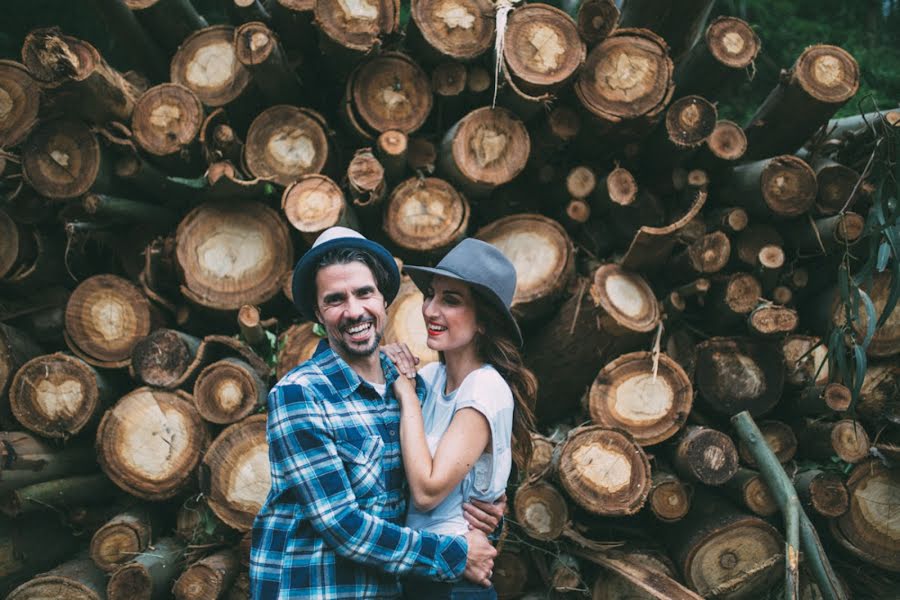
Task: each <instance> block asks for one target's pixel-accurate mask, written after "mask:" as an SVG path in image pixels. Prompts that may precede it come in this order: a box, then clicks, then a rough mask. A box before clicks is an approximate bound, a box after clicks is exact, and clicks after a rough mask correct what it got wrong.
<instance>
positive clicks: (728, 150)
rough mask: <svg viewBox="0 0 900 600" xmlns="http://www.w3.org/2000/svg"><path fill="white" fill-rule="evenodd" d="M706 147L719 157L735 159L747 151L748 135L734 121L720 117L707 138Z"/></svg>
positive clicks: (729, 159) (728, 159)
mask: <svg viewBox="0 0 900 600" xmlns="http://www.w3.org/2000/svg"><path fill="white" fill-rule="evenodd" d="M706 147H707V148H709V151H710V152H711V153H712V155H713V156H715V157H716V158H718V159H721V160H727V161H735V160H738V159H740V158H741V157H742V156H744V153H745V152H746V151H747V136H746V135H745V134H744V130H743V129H741V127H740V125H738V124H737V123H735V122H734V121H728V120H725V119H720V120H719V121H716V126H715V127H714V128H713V130H712V133H711V134H709V137H708V138H706Z"/></svg>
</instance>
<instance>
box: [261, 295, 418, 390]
mask: <svg viewBox="0 0 900 600" xmlns="http://www.w3.org/2000/svg"><path fill="white" fill-rule="evenodd" d="M391 306H393V303H392V304H391ZM419 307H420V308H421V305H419ZM421 312H422V311H421V310H420V311H419V314H420V315H421ZM391 323H393V321H391V320H389V321H388V324H391ZM423 329H424V325H423ZM385 335H387V333H385ZM423 335H427V334H424V333H423ZM321 339H322V338H320V337H319V336H317V335H316V334H315V333H313V323H300V324H298V325H291V326H290V327H288V329H287V330H286V331H285V332H284V333H282V334H281V335H280V336H279V337H278V347H279V348H281V349H280V350H279V351H278V358H277V361H278V362H277V363H276V365H275V376H276V377H277V378H278V379H281V378H282V377H284V376H285V375H286V374H287V373H288V371H290V370H291V369H293V368H294V367H296V366H297V365H299V364H300V363H302V362H303V361H305V360H307V359H308V358H310V357H312V355H313V353H314V352H315V350H316V346H317V345H318V343H319V341H320V340H321ZM417 339H424V337H423V338H417Z"/></svg>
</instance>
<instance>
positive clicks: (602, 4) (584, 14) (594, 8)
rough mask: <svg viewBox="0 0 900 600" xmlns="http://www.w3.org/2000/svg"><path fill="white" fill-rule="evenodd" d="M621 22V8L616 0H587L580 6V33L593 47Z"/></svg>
mask: <svg viewBox="0 0 900 600" xmlns="http://www.w3.org/2000/svg"><path fill="white" fill-rule="evenodd" d="M618 22H619V9H618V8H617V7H616V3H615V1H614V0H585V1H584V2H582V3H581V4H580V5H579V6H578V14H577V17H576V23H577V25H578V33H579V34H580V35H581V39H583V40H584V41H585V42H587V44H588V45H589V46H591V47H593V46H595V45H596V44H599V43H600V42H602V41H603V40H605V39H606V38H607V36H609V34H610V33H612V31H613V30H614V29H615V28H616V24H617V23H618Z"/></svg>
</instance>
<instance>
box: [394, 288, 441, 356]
mask: <svg viewBox="0 0 900 600" xmlns="http://www.w3.org/2000/svg"><path fill="white" fill-rule="evenodd" d="M424 301H425V298H424V297H423V295H422V292H421V291H419V288H418V287H416V284H415V283H413V281H412V279H409V278H408V277H404V278H403V280H402V281H401V282H400V291H398V292H397V297H396V298H394V301H393V302H391V305H390V306H389V307H388V310H387V317H388V320H387V325H386V326H385V328H384V343H385V344H393V343H396V342H403V343H405V344H406V345H408V346H409V349H410V351H411V352H412V353H413V356H416V357H418V358H419V363H418V367H419V368H420V369H421V368H422V367H423V366H425V365H427V364H428V363H432V362H436V361H437V360H438V353H437V352H435V351H434V350H432V349H431V348H429V347H428V343H427V341H428V330H427V329H426V327H425V318H424V317H423V316H422V304H423V303H424Z"/></svg>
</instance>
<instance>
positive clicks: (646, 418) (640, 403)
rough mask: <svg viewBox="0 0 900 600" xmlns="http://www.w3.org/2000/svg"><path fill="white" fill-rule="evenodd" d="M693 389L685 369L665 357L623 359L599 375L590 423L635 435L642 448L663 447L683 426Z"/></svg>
mask: <svg viewBox="0 0 900 600" xmlns="http://www.w3.org/2000/svg"><path fill="white" fill-rule="evenodd" d="M693 399H694V390H693V387H692V386H691V381H690V379H689V378H688V376H687V374H686V373H685V372H684V370H683V369H682V368H681V367H680V366H679V365H678V363H676V362H675V361H674V360H672V359H671V358H669V357H668V356H666V355H665V354H660V355H658V362H656V361H654V356H653V354H652V353H650V352H632V353H630V354H624V355H622V356H620V357H618V358H617V359H615V360H614V361H612V362H611V363H609V364H608V365H606V366H605V367H603V369H601V370H600V372H599V373H598V374H597V378H596V379H595V380H594V383H593V385H592V386H591V390H590V392H589V393H588V397H587V402H588V407H589V412H590V415H591V419H592V420H593V421H594V423H596V424H598V425H602V426H604V427H611V428H619V429H622V430H624V431H627V432H628V433H629V434H631V435H632V436H633V437H634V439H635V441H636V442H637V443H638V444H640V445H641V446H652V445H654V444H658V443H660V442H663V441H665V440H667V439H669V438H670V437H672V436H673V435H675V433H677V432H678V430H679V429H681V427H682V426H683V425H684V423H685V421H686V419H687V416H688V413H690V412H691V404H692V403H693Z"/></svg>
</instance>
